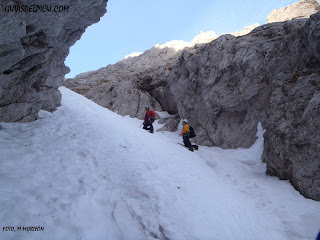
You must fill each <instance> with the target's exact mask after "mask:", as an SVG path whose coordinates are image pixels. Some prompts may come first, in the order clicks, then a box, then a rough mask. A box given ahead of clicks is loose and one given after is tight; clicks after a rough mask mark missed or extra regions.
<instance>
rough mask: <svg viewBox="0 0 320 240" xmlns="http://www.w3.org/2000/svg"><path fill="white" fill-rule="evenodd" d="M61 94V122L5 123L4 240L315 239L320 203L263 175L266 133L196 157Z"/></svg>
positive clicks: (44, 116) (0, 191)
mask: <svg viewBox="0 0 320 240" xmlns="http://www.w3.org/2000/svg"><path fill="white" fill-rule="evenodd" d="M60 91H61V92H62V95H63V99H62V106H61V107H60V108H59V109H58V110H57V111H56V112H54V113H52V114H51V113H47V112H44V111H43V112H41V113H40V117H41V118H40V119H39V120H37V121H35V122H31V123H1V128H2V130H0V158H1V160H0V163H1V164H0V224H1V227H2V230H1V231H0V239H178V240H180V239H188V240H189V239H201V240H202V239H204V240H206V239H210V240H228V239H237V240H250V239H252V240H264V239H265V240H270V239H274V240H289V239H290V240H298V239H299V240H304V239H305V240H307V239H308V240H309V239H315V238H316V235H317V233H318V232H319V229H320V214H319V213H320V202H316V201H312V200H309V199H305V198H304V197H303V196H302V195H300V194H299V192H297V191H296V190H294V189H293V187H292V186H291V185H290V184H289V182H288V181H280V180H278V179H277V178H273V177H268V176H266V175H265V164H263V163H262V162H261V154H262V150H263V139H262V129H261V127H259V129H258V136H259V138H258V139H257V142H256V143H255V144H254V145H253V146H252V147H251V148H250V149H236V150H222V149H220V148H208V147H201V146H200V149H199V151H195V152H190V151H188V150H187V149H185V148H184V147H181V146H180V145H179V144H177V143H179V142H182V141H181V138H180V137H179V136H178V134H177V133H169V132H164V133H162V132H155V133H154V134H150V133H148V132H146V131H144V130H143V129H141V128H139V126H140V124H141V121H139V120H137V119H131V118H129V117H121V116H120V115H117V114H115V113H113V112H111V111H109V110H107V109H104V108H102V107H100V106H98V105H96V104H95V103H93V102H91V101H90V100H87V99H86V98H84V97H82V96H80V95H78V94H76V93H74V92H72V91H70V90H68V89H66V88H63V87H62V88H60ZM10 226H11V228H8V227H10ZM33 226H35V227H38V226H41V227H44V231H23V230H22V229H23V228H22V227H33ZM6 227H7V228H6ZM18 227H21V229H19V228H18ZM13 228H14V229H13ZM10 230H13V231H10ZM29 230H30V229H29ZM33 230H34V229H33Z"/></svg>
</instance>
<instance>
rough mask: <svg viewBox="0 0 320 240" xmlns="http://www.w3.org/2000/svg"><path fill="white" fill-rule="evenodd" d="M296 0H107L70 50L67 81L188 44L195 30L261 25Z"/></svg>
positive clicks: (224, 30)
mask: <svg viewBox="0 0 320 240" xmlns="http://www.w3.org/2000/svg"><path fill="white" fill-rule="evenodd" d="M296 1H297V0H264V1H262V0H256V1H254V0H242V1H239V0H229V1H221V0H219V1H218V0H198V1H195V0H161V1H155V0H137V1H132V0H109V2H108V7H107V11H108V12H107V13H106V14H105V15H104V16H103V17H102V18H101V20H100V22H98V23H96V24H94V25H92V26H90V27H88V28H87V29H86V32H85V33H84V34H83V35H82V37H81V39H80V40H79V41H78V42H76V44H75V45H74V46H72V47H71V49H70V53H69V56H68V57H67V59H66V61H65V64H66V65H67V66H68V67H69V68H70V69H71V72H70V73H69V74H67V75H66V77H67V78H68V77H74V76H76V75H77V74H80V73H83V72H87V71H90V70H97V69H99V68H101V67H105V66H107V65H109V64H114V63H116V62H117V61H119V60H121V59H123V57H124V56H126V55H128V54H130V53H132V52H143V51H145V50H147V49H150V48H151V47H152V46H154V45H155V44H158V43H159V44H163V43H165V42H168V41H171V40H185V41H191V39H192V38H194V37H195V36H196V35H197V34H199V33H200V31H215V32H216V33H217V34H221V33H231V32H235V31H238V30H242V29H243V27H245V26H249V25H252V24H254V23H259V24H260V25H261V24H264V23H265V21H266V18H267V16H268V14H269V13H270V12H271V11H272V10H273V9H277V8H280V7H284V6H287V5H290V4H292V3H294V2H296Z"/></svg>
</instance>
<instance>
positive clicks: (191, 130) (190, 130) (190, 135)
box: [189, 126, 197, 138]
mask: <svg viewBox="0 0 320 240" xmlns="http://www.w3.org/2000/svg"><path fill="white" fill-rule="evenodd" d="M195 136H197V135H196V134H195V132H194V130H193V127H191V126H189V138H193V137H195Z"/></svg>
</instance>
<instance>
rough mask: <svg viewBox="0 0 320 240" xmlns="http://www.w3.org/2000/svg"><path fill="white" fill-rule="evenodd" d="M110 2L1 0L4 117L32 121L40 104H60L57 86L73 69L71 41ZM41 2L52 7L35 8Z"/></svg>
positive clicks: (0, 108) (0, 104) (0, 102)
mask: <svg viewBox="0 0 320 240" xmlns="http://www.w3.org/2000/svg"><path fill="white" fill-rule="evenodd" d="M106 2H107V0H98V1H96V0H76V1H75V0H63V1H59V2H57V3H54V4H53V3H52V4H48V3H44V1H40V0H33V1H31V0H21V1H19V2H17V1H13V0H1V1H0V3H1V5H0V6H1V8H2V9H1V11H0V26H1V31H0V121H5V122H12V121H20V122H25V121H32V120H35V119H36V118H37V115H38V111H39V110H40V109H44V110H47V111H53V110H54V109H55V108H56V107H57V106H59V105H60V99H61V95H60V92H59V91H58V90H57V89H58V87H59V86H61V85H62V83H63V81H64V75H65V74H66V73H68V71H69V69H68V68H67V67H66V66H65V65H64V60H65V58H66V56H67V55H68V53H69V47H70V46H72V45H73V44H74V43H75V42H76V41H77V40H78V39H80V37H81V35H82V34H83V32H84V31H85V29H86V27H88V26H89V25H91V24H93V23H95V22H98V21H99V19H100V17H101V16H102V15H103V14H104V13H105V12H106ZM38 6H39V7H46V6H48V8H47V11H46V12H43V11H42V12H41V11H40V10H38V12H34V11H35V9H36V8H37V7H38ZM50 6H51V9H52V12H49V11H50ZM27 8H28V11H27ZM30 8H31V10H30ZM55 8H56V9H58V10H57V11H56V12H55V11H54V9H55Z"/></svg>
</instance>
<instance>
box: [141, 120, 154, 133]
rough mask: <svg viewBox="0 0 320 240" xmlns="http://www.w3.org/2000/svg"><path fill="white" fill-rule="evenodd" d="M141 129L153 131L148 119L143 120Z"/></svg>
mask: <svg viewBox="0 0 320 240" xmlns="http://www.w3.org/2000/svg"><path fill="white" fill-rule="evenodd" d="M143 129H146V130H150V132H153V126H152V122H151V121H150V120H149V119H148V120H147V121H145V123H144V124H143Z"/></svg>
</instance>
